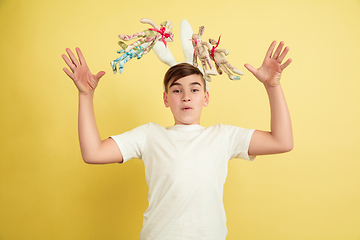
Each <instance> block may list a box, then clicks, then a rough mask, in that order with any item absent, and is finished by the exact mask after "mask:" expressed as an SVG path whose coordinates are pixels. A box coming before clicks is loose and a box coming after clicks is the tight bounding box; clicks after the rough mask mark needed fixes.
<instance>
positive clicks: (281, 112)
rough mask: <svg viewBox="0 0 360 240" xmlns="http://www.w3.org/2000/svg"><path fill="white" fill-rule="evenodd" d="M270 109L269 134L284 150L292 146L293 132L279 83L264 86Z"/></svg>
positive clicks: (288, 149)
mask: <svg viewBox="0 0 360 240" xmlns="http://www.w3.org/2000/svg"><path fill="white" fill-rule="evenodd" d="M265 88H266V91H267V94H268V97H269V102H270V110H271V134H272V136H273V139H274V140H275V141H276V142H277V143H278V144H280V145H281V146H283V148H284V150H285V151H290V150H291V149H292V148H293V134H292V126H291V119H290V113H289V110H288V107H287V104H286V100H285V96H284V93H283V91H282V88H281V85H280V84H279V85H276V86H269V85H266V86H265Z"/></svg>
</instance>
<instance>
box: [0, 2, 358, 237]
mask: <svg viewBox="0 0 360 240" xmlns="http://www.w3.org/2000/svg"><path fill="white" fill-rule="evenodd" d="M143 17H147V18H150V19H152V20H153V21H154V22H156V23H157V24H160V23H161V22H163V21H165V20H171V21H172V22H173V24H174V28H173V32H174V34H175V35H176V37H175V41H174V42H172V43H169V47H170V49H171V51H172V52H173V55H174V56H175V58H176V59H177V61H183V60H184V59H183V55H182V50H181V43H180V40H179V24H180V21H181V20H182V19H183V18H185V19H187V20H188V21H189V22H190V24H191V25H192V27H193V29H194V31H195V32H197V29H198V27H199V26H201V25H205V33H204V39H207V38H209V37H211V38H217V37H218V36H219V35H220V34H222V39H221V43H220V47H221V48H227V49H229V50H230V55H228V60H229V61H230V62H231V63H232V64H233V65H234V66H235V67H237V68H238V69H240V70H242V71H243V72H244V73H245V75H244V76H243V77H242V79H241V80H240V81H237V82H232V81H230V80H229V79H228V78H227V77H226V76H224V75H223V76H218V77H214V78H213V82H212V83H211V85H210V106H209V107H208V108H206V109H205V110H204V113H203V116H202V122H201V123H202V125H204V126H210V125H213V124H217V123H220V122H221V123H223V124H233V125H237V126H242V127H246V128H257V129H262V130H268V129H269V106H268V101H267V96H266V92H265V90H264V88H263V87H262V86H261V84H260V83H259V82H258V81H257V80H256V79H255V78H254V77H253V76H252V75H251V74H250V73H249V72H248V71H247V70H246V69H245V68H244V66H243V64H244V63H250V64H253V65H254V66H256V67H258V66H259V65H260V64H261V62H262V60H263V57H264V55H265V52H266V50H267V48H268V46H269V45H270V43H271V41H272V40H278V41H280V40H283V41H285V43H286V45H288V46H289V47H290V52H289V54H288V56H289V57H291V58H293V59H294V61H293V63H292V64H291V65H290V66H289V67H288V68H287V69H286V71H285V72H284V74H283V77H282V86H283V89H284V92H285V95H286V98H287V102H288V105H289V108H290V111H291V117H292V122H293V128H294V137H295V148H294V150H293V151H292V152H290V153H286V154H281V155H273V156H261V157H258V158H257V159H256V160H255V161H254V162H248V161H244V160H231V161H230V162H229V175H228V179H227V182H226V184H225V193H224V204H225V208H226V212H227V217H228V230H229V234H228V238H227V239H229V240H235V239H236V240H237V239H245V240H248V239H249V240H253V239H261V240H263V239H276V240H288V239H291V240H297V239H299V240H303V239H314V240H320V239H324V240H325V239H326V240H331V239H341V240H343V239H345V240H359V239H360V153H359V147H360V144H359V143H360V137H359V136H360V127H359V122H360V111H359V109H360V107H359V106H360V94H359V90H360V83H359V82H360V1H358V0H357V1H355V0H344V1H338V0H326V1H325V0H306V1H290V0H273V1H265V0H254V1H248V0H237V1H235V0H233V1H230V0H223V1H213V0H212V1H190V0H184V1H158V0H153V1H126V2H125V1H114V0H102V1H93V0H87V1H84V0H81V1H69V0H62V1H49V0H1V1H0V23H1V28H0V43H1V45H0V68H1V72H0V76H1V80H0V81H1V85H0V92H1V94H0V112H1V119H0V131H1V138H0V159H1V161H0V239H5V240H8V239H29V240H30V239H37V240H38V239H67V240H72V239H74V240H75V239H76V240H78V239H94V240H95V239H137V238H138V235H139V232H140V230H141V227H142V214H143V212H144V211H145V209H146V207H147V186H146V183H145V178H144V167H143V163H142V161H141V160H138V159H136V160H132V161H130V162H128V163H126V164H124V165H120V164H112V165H103V166H95V165H86V164H85V163H83V162H82V160H81V156H80V151H79V146H78V139H77V101H78V96H77V90H76V88H75V86H74V84H73V83H72V82H71V80H70V79H69V78H68V77H67V76H66V75H65V73H64V72H63V71H62V68H63V67H65V66H66V65H65V63H64V62H63V60H62V58H61V54H63V53H65V48H66V47H70V48H71V49H74V48H75V47H80V48H81V49H82V51H83V53H84V55H85V58H86V59H87V62H88V64H89V66H90V69H91V70H92V71H93V72H98V71H100V70H105V71H106V72H107V74H106V75H105V76H104V77H103V79H102V80H101V82H100V84H99V87H98V89H97V90H96V95H95V111H96V117H97V123H98V127H99V130H100V133H101V136H102V138H106V137H108V136H110V135H113V134H119V133H122V132H124V131H127V130H130V129H132V128H134V127H136V126H139V125H141V124H144V123H147V122H149V121H151V122H156V123H159V124H160V125H162V126H168V125H172V124H173V119H172V116H171V113H170V111H169V109H166V108H165V107H164V106H163V103H162V85H161V81H162V78H163V74H164V73H165V71H166V70H167V66H166V65H165V64H163V63H161V62H160V61H159V60H157V58H156V56H155V54H154V53H153V52H150V53H149V54H148V55H145V56H144V57H143V58H142V59H141V60H135V59H134V60H132V61H130V62H129V63H127V64H126V65H125V70H124V73H123V74H119V73H117V74H115V75H114V74H113V73H112V71H111V67H110V64H109V63H110V61H111V60H113V59H115V58H117V57H118V56H119V55H118V54H117V53H116V51H117V50H118V49H119V47H118V45H117V41H118V37H117V35H118V34H120V33H123V34H132V33H135V32H137V31H141V30H144V29H145V28H147V27H148V26H146V25H144V24H141V23H140V21H139V20H140V19H141V18H143Z"/></svg>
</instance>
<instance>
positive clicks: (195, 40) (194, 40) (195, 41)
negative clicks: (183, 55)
mask: <svg viewBox="0 0 360 240" xmlns="http://www.w3.org/2000/svg"><path fill="white" fill-rule="evenodd" d="M189 40H190V41H192V42H194V43H195V44H194V45H195V47H194V54H195V53H196V47H197V44H198V43H199V42H202V40H197V38H194V39H189Z"/></svg>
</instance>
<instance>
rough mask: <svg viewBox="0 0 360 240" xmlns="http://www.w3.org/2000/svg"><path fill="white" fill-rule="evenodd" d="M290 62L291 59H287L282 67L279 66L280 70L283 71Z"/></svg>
mask: <svg viewBox="0 0 360 240" xmlns="http://www.w3.org/2000/svg"><path fill="white" fill-rule="evenodd" d="M291 62H292V59H291V58H289V59H288V60H287V61H286V62H285V63H284V64H283V65H281V66H280V67H281V70H284V69H285V68H286V67H287V66H289V65H290V63H291Z"/></svg>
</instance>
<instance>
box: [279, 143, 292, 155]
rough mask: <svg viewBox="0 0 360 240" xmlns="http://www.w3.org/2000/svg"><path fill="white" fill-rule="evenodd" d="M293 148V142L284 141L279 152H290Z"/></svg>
mask: <svg viewBox="0 0 360 240" xmlns="http://www.w3.org/2000/svg"><path fill="white" fill-rule="evenodd" d="M293 148H294V143H293V142H292V141H291V142H286V143H284V144H282V147H281V152H282V153H286V152H290V151H292V150H293Z"/></svg>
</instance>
